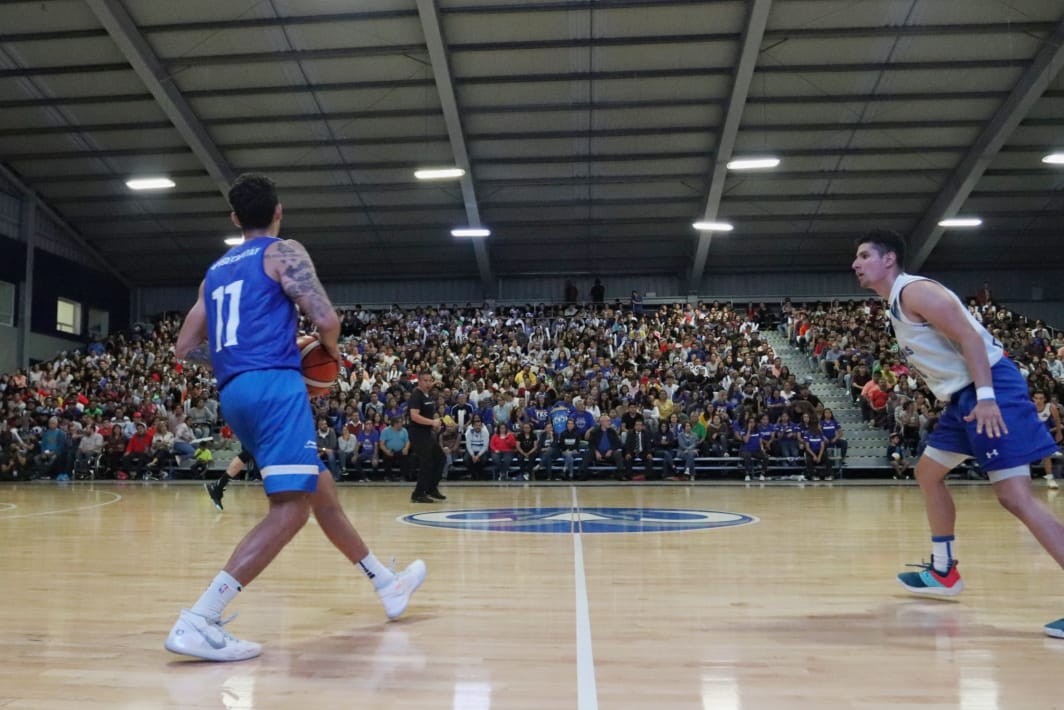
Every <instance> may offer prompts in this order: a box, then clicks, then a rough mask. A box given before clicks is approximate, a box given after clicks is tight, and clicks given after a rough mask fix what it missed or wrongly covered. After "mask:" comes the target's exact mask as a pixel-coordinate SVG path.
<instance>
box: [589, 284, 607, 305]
mask: <svg viewBox="0 0 1064 710" xmlns="http://www.w3.org/2000/svg"><path fill="white" fill-rule="evenodd" d="M605 300H606V287H605V286H603V285H602V281H601V280H600V279H595V285H594V286H592V287H591V302H592V303H599V304H601V303H604V302H605Z"/></svg>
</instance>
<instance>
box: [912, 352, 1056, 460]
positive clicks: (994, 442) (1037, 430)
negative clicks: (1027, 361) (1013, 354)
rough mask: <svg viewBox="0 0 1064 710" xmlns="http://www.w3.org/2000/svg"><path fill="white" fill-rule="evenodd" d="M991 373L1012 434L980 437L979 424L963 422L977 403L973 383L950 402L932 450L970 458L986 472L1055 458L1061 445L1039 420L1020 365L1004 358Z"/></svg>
mask: <svg viewBox="0 0 1064 710" xmlns="http://www.w3.org/2000/svg"><path fill="white" fill-rule="evenodd" d="M991 375H992V378H993V383H994V395H995V398H996V400H997V405H998V408H999V409H1000V410H1001V416H1002V419H1003V420H1004V421H1005V426H1006V427H1007V428H1008V430H1009V433H1008V434H1006V435H1005V436H1002V437H999V438H997V439H991V438H990V437H988V436H987V435H986V434H976V432H975V428H976V422H974V421H973V422H966V421H964V417H966V416H967V415H968V413H969V412H971V411H972V409H973V408H974V407H975V404H976V401H977V399H976V396H975V385H974V384H970V385H968V386H967V387H965V388H964V389H962V390H960V391H958V392H955V393H954V394H953V396H952V397H951V398H950V401H949V405H948V406H947V407H946V410H945V411H944V412H943V413H942V416H941V417H940V418H939V420H938V425H937V426H936V427H935V430H934V431H933V432H931V436H930V438H929V439H928V446H933V447H934V448H936V449H939V450H941V451H949V452H952V453H957V454H965V455H967V456H971V457H973V458H974V459H976V461H978V462H979V465H980V467H982V468H983V470H985V471H988V472H989V471H1000V470H1003V469H1007V468H1014V467H1016V466H1026V465H1028V464H1030V463H1031V462H1032V461H1039V460H1041V459H1043V458H1045V457H1046V456H1050V455H1052V454H1053V452H1055V451H1056V450H1057V445H1056V443H1055V442H1054V441H1053V437H1051V436H1050V435H1049V432H1048V430H1047V429H1046V427H1045V424H1043V423H1042V421H1041V420H1040V419H1039V418H1038V411H1037V410H1036V409H1035V408H1034V402H1032V401H1031V398H1030V396H1029V394H1028V390H1027V380H1025V379H1024V378H1023V374H1022V373H1021V372H1020V370H1019V368H1017V367H1016V364H1015V363H1014V362H1012V360H1010V359H1009V358H1007V357H1002V358H1001V359H1000V360H999V361H998V362H997V364H996V365H994V366H993V367H992V368H991Z"/></svg>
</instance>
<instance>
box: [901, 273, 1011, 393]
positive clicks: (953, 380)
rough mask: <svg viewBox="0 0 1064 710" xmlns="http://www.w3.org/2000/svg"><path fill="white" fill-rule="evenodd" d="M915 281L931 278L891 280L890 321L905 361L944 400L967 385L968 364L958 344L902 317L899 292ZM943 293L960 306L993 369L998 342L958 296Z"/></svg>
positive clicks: (999, 350)
mask: <svg viewBox="0 0 1064 710" xmlns="http://www.w3.org/2000/svg"><path fill="white" fill-rule="evenodd" d="M914 281H931V279H928V278H925V277H923V276H913V275H912V274H905V273H903V274H900V275H899V276H898V278H897V279H896V280H895V281H894V285H893V286H892V287H891V289H890V301H889V302H890V310H889V313H890V322H891V324H892V325H893V326H894V335H895V336H896V337H897V339H898V346H899V347H900V348H901V352H902V353H903V354H904V356H905V358H906V361H907V362H908V363H909V365H911V366H912V367H913V368H915V369H916V370H917V371H918V372H919V373H920V374H921V375H923V377H924V380H925V381H926V382H927V386H928V387H930V388H931V391H932V392H934V393H935V396H936V397H937V398H939V399H942V400H947V399H949V398H950V396H951V395H952V394H953V393H954V392H957V391H959V390H962V389H964V388H965V387H967V386H968V385H970V384H971V383H972V376H971V374H969V372H968V364H967V363H966V362H965V361H964V353H962V352H961V348H960V346H959V345H957V344H956V343H954V342H953V341H952V340H950V339H949V338H947V337H946V336H944V335H942V333H939V332H938V331H937V330H935V329H934V328H933V327H931V325H930V324H929V323H916V322H914V321H911V320H909V319H908V318H906V317H905V314H904V313H903V312H902V309H901V291H902V289H903V288H905V287H906V286H908V285H909V284H911V283H913V282H914ZM934 283H937V282H934ZM939 285H941V284H939ZM943 288H945V287H943ZM946 293H948V294H949V295H950V297H951V298H953V299H954V300H955V301H956V302H957V303H958V304H959V305H960V307H961V309H960V310H961V313H963V314H964V317H965V318H967V319H968V322H969V323H970V324H971V326H972V327H973V328H975V330H976V332H978V333H979V334H980V336H981V337H982V339H983V345H984V346H985V347H986V356H987V359H988V360H989V361H990V366H991V367H993V366H994V365H995V364H997V362H998V360H1000V359H1001V358H1002V357H1003V356H1004V354H1005V351H1004V350H1003V349H1002V347H1001V343H999V342H997V341H996V340H995V339H994V337H993V336H992V335H990V333H988V332H987V330H986V328H984V327H983V326H982V324H980V323H979V321H977V320H976V319H975V318H973V317H972V314H971V313H969V312H968V309H967V308H965V307H964V303H963V302H962V301H961V299H959V298H957V294H955V293H953V291H950V290H949V289H946Z"/></svg>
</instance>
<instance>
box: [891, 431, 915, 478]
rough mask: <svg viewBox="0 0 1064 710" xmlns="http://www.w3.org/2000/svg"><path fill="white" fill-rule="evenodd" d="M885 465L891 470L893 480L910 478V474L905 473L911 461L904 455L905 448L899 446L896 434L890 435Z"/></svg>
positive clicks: (899, 438) (899, 440) (898, 437)
mask: <svg viewBox="0 0 1064 710" xmlns="http://www.w3.org/2000/svg"><path fill="white" fill-rule="evenodd" d="M887 463H889V464H890V467H891V469H892V470H893V476H892V477H893V478H894V480H898V479H899V478H912V474H911V473H907V471H908V470H909V467H910V466H911V465H912V461H911V460H910V459H909V457H908V456H907V455H906V452H905V447H904V446H902V444H901V436H899V435H898V433H897V432H891V434H890V443H889V444H887Z"/></svg>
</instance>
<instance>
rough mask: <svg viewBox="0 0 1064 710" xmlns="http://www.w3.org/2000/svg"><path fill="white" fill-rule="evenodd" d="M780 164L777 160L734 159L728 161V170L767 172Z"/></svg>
mask: <svg viewBox="0 0 1064 710" xmlns="http://www.w3.org/2000/svg"><path fill="white" fill-rule="evenodd" d="M779 164H780V159H779V158H772V157H763V158H736V159H735V160H731V161H728V170H768V169H769V168H774V167H776V166H777V165H779Z"/></svg>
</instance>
